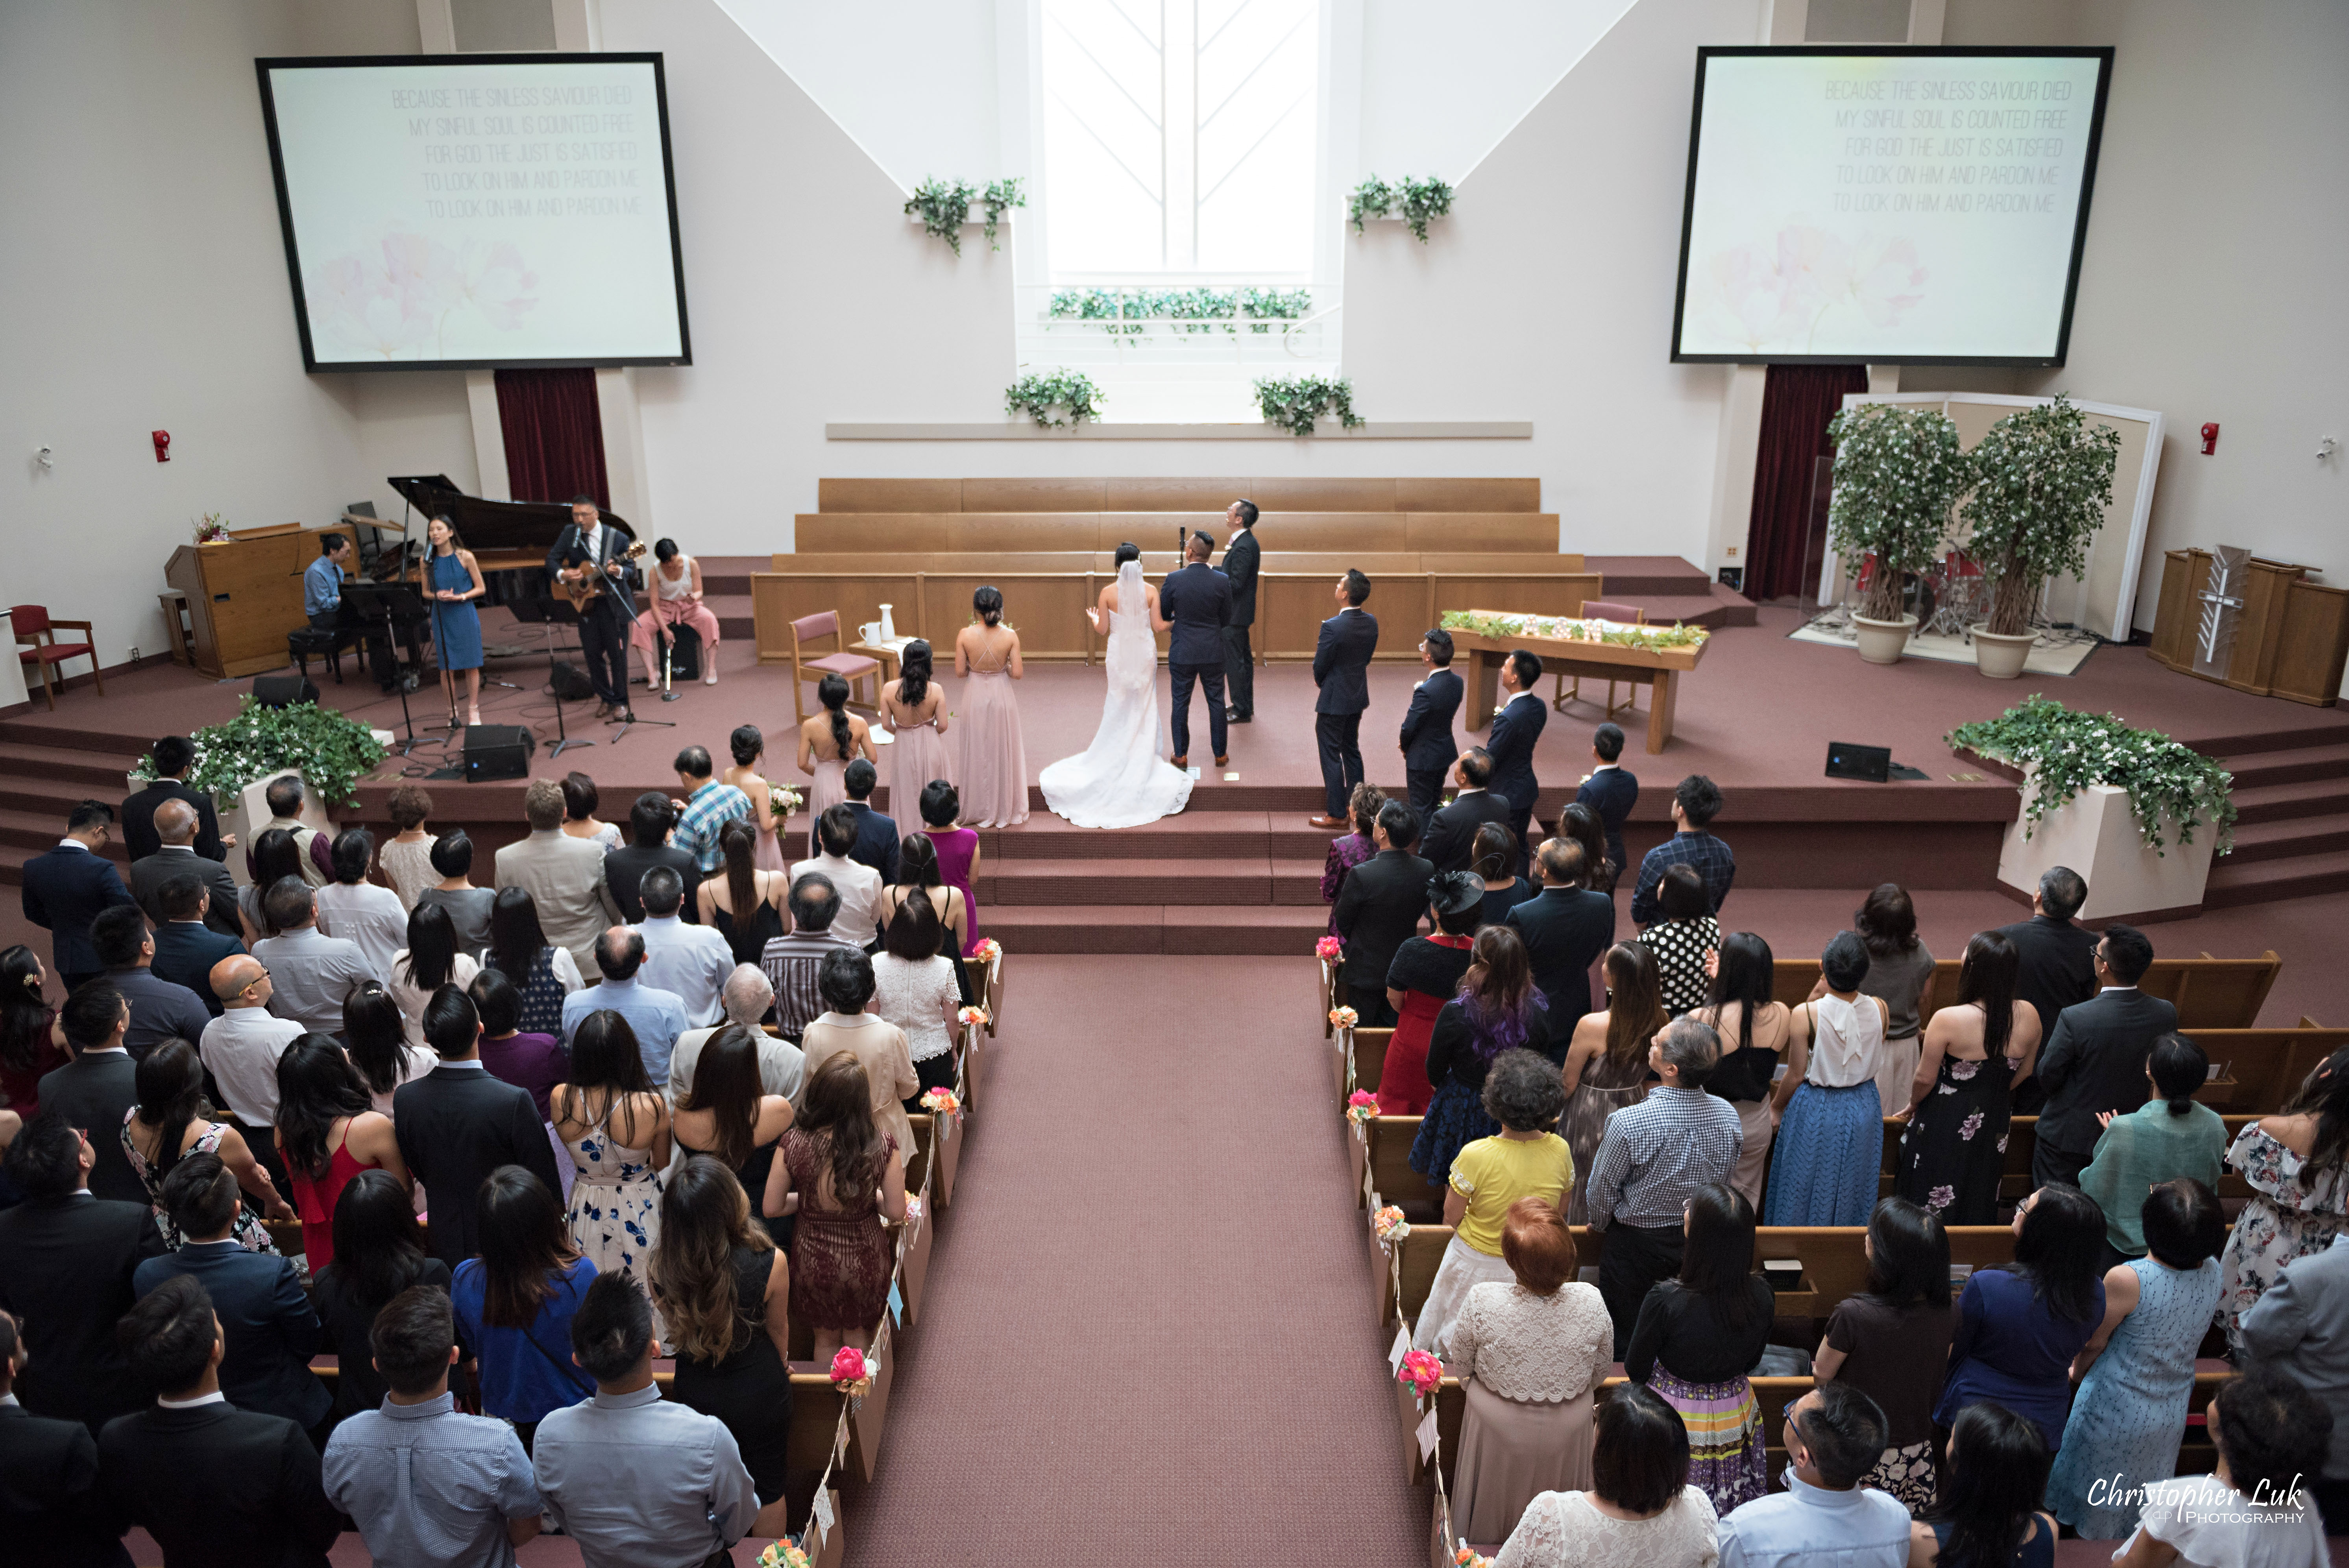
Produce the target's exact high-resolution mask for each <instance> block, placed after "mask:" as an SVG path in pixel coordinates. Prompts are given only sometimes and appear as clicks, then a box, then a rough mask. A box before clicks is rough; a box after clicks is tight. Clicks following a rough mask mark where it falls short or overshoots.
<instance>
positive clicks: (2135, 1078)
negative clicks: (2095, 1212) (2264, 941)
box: [2031, 921, 2178, 1187]
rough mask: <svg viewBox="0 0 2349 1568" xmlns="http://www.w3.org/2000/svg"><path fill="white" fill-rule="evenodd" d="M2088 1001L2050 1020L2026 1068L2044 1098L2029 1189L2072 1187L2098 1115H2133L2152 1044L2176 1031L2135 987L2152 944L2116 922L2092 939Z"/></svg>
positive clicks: (2089, 1152) (2171, 1010)
mask: <svg viewBox="0 0 2349 1568" xmlns="http://www.w3.org/2000/svg"><path fill="white" fill-rule="evenodd" d="M2095 966H2096V984H2097V985H2099V986H2100V987H2102V988H2101V989H2100V990H2098V991H2097V993H2096V995H2095V996H2093V997H2092V998H2090V999H2089V1000H2087V1001H2085V1002H2083V1003H2081V1004H2080V1005H2079V1006H2075V1007H2066V1008H2064V1010H2063V1011H2062V1012H2061V1013H2058V1014H2057V1015H2056V1016H2055V1027H2054V1030H2053V1031H2051V1032H2050V1033H2049V1035H2048V1037H2047V1045H2046V1047H2045V1048H2044V1050H2042V1051H2041V1052H2040V1053H2039V1063H2038V1066H2037V1068H2035V1069H2034V1070H2035V1071H2036V1072H2037V1074H2038V1077H2039V1085H2040V1088H2043V1089H2044V1090H2045V1091H2046V1095H2047V1099H2046V1103H2045V1104H2044V1106H2043V1107H2042V1109H2041V1110H2040V1112H2039V1139H2038V1141H2037V1142H2036V1143H2034V1144H2033V1146H2032V1151H2031V1180H2032V1181H2033V1184H2034V1185H2036V1186H2041V1187H2044V1186H2046V1185H2048V1184H2049V1183H2050V1182H2055V1181H2069V1182H2077V1181H2079V1179H2080V1172H2081V1171H2082V1170H2084V1169H2085V1167H2086V1166H2087V1163H2088V1161H2089V1160H2090V1158H2091V1157H2092V1156H2093V1155H2094V1154H2095V1148H2096V1136H2097V1134H2098V1133H2100V1132H2102V1131H2103V1130H2104V1125H2105V1115H2104V1113H2105V1112H2106V1111H2110V1112H2112V1113H2113V1114H2114V1115H2116V1116H2117V1115H2119V1114H2121V1113H2122V1112H2124V1111H2130V1110H2134V1109H2137V1097H2138V1096H2139V1095H2140V1094H2142V1093H2143V1092H2144V1091H2143V1089H2142V1088H2140V1087H2139V1086H2140V1085H2142V1084H2143V1083H2144V1081H2145V1062H2146V1057H2148V1056H2150V1055H2151V1054H2152V1053H2153V1042H2154V1041H2156V1040H2158V1039H2159V1038H2160V1037H2162V1036H2164V1035H2166V1034H2168V1033H2169V1032H2170V1031H2171V1030H2173V1029H2175V1028H2177V1027H2178V1009H2177V1008H2176V1007H2175V1006H2171V1005H2170V1004H2169V1003H2168V1002H2165V1001H2163V1000H2162V999H2161V998H2160V997H2158V996H2148V995H2146V994H2145V993H2144V992H2142V991H2140V990H2138V989H2137V982H2138V981H2139V980H2140V979H2142V978H2144V976H2145V972H2146V971H2147V969H2150V968H2152V967H2153V944H2152V943H2150V942H2148V941H2147V940H2146V936H2145V934H2144V933H2143V932H2141V931H2139V930H2137V928H2136V927H2134V926H2128V925H2123V924H2122V923H2119V922H2118V921H2115V922H2114V923H2112V924H2110V925H2107V926H2106V927H2105V931H2104V934H2103V935H2102V936H2099V937H2098V938H2097V939H2096V952H2095Z"/></svg>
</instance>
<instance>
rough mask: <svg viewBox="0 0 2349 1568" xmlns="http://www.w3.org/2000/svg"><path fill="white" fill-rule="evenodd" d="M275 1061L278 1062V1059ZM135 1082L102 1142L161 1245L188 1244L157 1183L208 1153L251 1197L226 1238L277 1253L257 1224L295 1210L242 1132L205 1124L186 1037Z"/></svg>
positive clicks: (199, 1077)
mask: <svg viewBox="0 0 2349 1568" xmlns="http://www.w3.org/2000/svg"><path fill="white" fill-rule="evenodd" d="M322 1038H324V1037H322V1036H315V1035H305V1036H302V1037H300V1038H298V1039H296V1040H295V1043H294V1045H292V1046H288V1047H286V1049H287V1051H288V1052H291V1051H293V1050H294V1049H295V1047H298V1046H299V1045H301V1044H302V1042H303V1041H304V1040H318V1039H322ZM326 1049H327V1050H329V1051H333V1052H334V1054H335V1055H336V1057H340V1056H341V1055H342V1053H341V1052H340V1051H338V1050H335V1045H334V1042H333V1041H331V1040H327V1041H326ZM280 1061H281V1064H282V1061H283V1058H280ZM137 1085H138V1088H137V1090H136V1093H137V1099H136V1100H135V1101H134V1102H133V1103H132V1104H131V1105H129V1107H128V1108H126V1109H124V1110H123V1111H122V1112H121V1113H120V1114H119V1116H118V1117H117V1119H116V1120H115V1122H114V1125H115V1127H116V1129H117V1131H116V1134H115V1136H114V1137H113V1138H111V1139H109V1140H105V1141H106V1142H108V1143H111V1144H112V1145H113V1147H114V1150H115V1156H116V1159H117V1160H118V1161H121V1162H122V1163H124V1164H126V1165H127V1166H128V1167H129V1170H130V1171H132V1172H133V1177H132V1179H133V1180H134V1181H137V1182H138V1183H139V1199H138V1201H139V1202H143V1203H146V1204H147V1205H149V1207H150V1209H151V1210H152V1211H153V1212H154V1215H155V1225H156V1228H157V1229H158V1230H160V1231H161V1232H162V1233H163V1244H164V1245H165V1246H167V1247H169V1248H171V1250H172V1251H173V1252H177V1251H179V1250H180V1248H181V1247H182V1246H185V1245H186V1244H187V1237H185V1236H184V1235H182V1234H181V1231H180V1226H179V1222H177V1221H176V1220H174V1219H173V1218H172V1217H171V1208H170V1206H169V1205H168V1204H166V1203H165V1202H163V1183H164V1182H166V1181H169V1180H170V1179H171V1172H172V1171H176V1170H177V1169H179V1165H180V1161H182V1160H184V1159H186V1158H187V1157H188V1156H189V1155H191V1154H210V1155H212V1156H213V1157H215V1158H216V1159H218V1160H219V1161H220V1162H221V1164H222V1166H223V1167H224V1168H225V1169H226V1170H227V1171H228V1172H229V1174H231V1175H232V1176H234V1177H235V1178H236V1184H237V1186H238V1187H239V1188H241V1189H242V1190H243V1191H244V1192H245V1193H247V1194H248V1195H249V1196H250V1197H251V1198H252V1199H253V1205H252V1206H250V1207H248V1206H245V1205H243V1204H240V1205H239V1206H238V1210H237V1216H236V1226H235V1229H234V1231H233V1233H232V1234H233V1240H234V1241H235V1242H236V1244H237V1245H239V1246H241V1247H243V1248H244V1249H245V1250H246V1251H247V1252H254V1253H274V1252H276V1250H277V1245H276V1243H274V1242H273V1241H271V1240H270V1238H269V1228H268V1226H267V1225H265V1224H264V1223H263V1221H264V1219H268V1220H274V1221H276V1222H279V1223H280V1224H285V1223H289V1222H292V1221H294V1220H295V1218H297V1217H298V1216H297V1213H296V1212H295V1210H294V1209H293V1208H292V1207H290V1206H288V1204H287V1203H286V1202H285V1199H284V1198H283V1197H281V1196H280V1195H279V1194H278V1191H277V1186H276V1184H275V1183H274V1181H271V1180H270V1178H269V1172H268V1171H264V1170H263V1169H262V1166H261V1161H258V1160H256V1159H254V1154H253V1150H252V1149H251V1147H250V1146H248V1145H247V1144H246V1143H245V1141H244V1135H243V1133H241V1132H239V1131H238V1130H236V1129H235V1128H233V1127H231V1126H229V1125H228V1124H227V1123H226V1122H222V1121H214V1120H213V1119H212V1107H211V1106H209V1105H207V1104H205V1103H204V1068H203V1064H202V1062H200V1061H198V1060H197V1059H196V1050H195V1047H193V1046H191V1045H189V1044H188V1042H187V1041H185V1040H173V1041H172V1042H171V1044H169V1045H167V1046H164V1047H161V1048H160V1050H158V1051H156V1052H155V1053H154V1055H152V1056H150V1057H148V1058H147V1059H146V1060H145V1061H143V1062H140V1064H139V1067H138V1069H137ZM59 1109H65V1108H63V1107H60V1108H59ZM281 1109H283V1108H282V1107H281ZM385 1131H386V1133H387V1134H388V1132H389V1131H390V1129H389V1128H388V1126H387V1127H386V1129H385ZM91 1142H92V1144H93V1145H95V1144H98V1142H99V1140H97V1139H92V1140H91ZM102 1168H103V1165H102V1163H101V1169H102ZM92 1174H93V1181H92V1183H91V1190H92V1191H96V1190H97V1185H96V1181H95V1175H96V1173H95V1172H93V1173H92ZM300 1191H301V1189H300V1188H299V1187H296V1188H295V1193H296V1195H297V1196H298V1195H299V1193H300ZM101 1195H102V1194H101Z"/></svg>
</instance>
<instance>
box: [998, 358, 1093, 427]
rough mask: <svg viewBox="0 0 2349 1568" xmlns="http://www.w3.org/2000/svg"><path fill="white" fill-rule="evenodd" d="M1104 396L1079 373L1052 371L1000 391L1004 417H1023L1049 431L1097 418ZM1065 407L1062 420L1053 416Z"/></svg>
mask: <svg viewBox="0 0 2349 1568" xmlns="http://www.w3.org/2000/svg"><path fill="white" fill-rule="evenodd" d="M1108 400H1109V399H1108V395H1107V394H1106V393H1104V392H1102V389H1101V388H1100V387H1096V386H1094V385H1093V382H1092V377H1090V376H1087V375H1086V374H1085V373H1084V372H1083V371H1081V370H1068V369H1061V370H1054V371H1051V372H1050V373H1049V374H1038V375H1033V376H1022V377H1020V378H1019V380H1017V381H1014V382H1013V383H1012V384H1011V385H1010V386H1009V387H1005V388H1004V389H1003V408H1004V412H1006V413H1008V414H1022V413H1024V414H1026V415H1027V416H1028V417H1029V418H1031V419H1033V420H1035V421H1036V423H1038V424H1040V425H1043V426H1047V427H1050V428H1058V427H1060V426H1063V425H1066V426H1076V425H1081V424H1082V423H1084V422H1085V421H1086V420H1087V419H1098V418H1101V405H1102V403H1105V402H1107V401H1108ZM1056 408H1065V409H1067V410H1068V415H1069V417H1068V418H1065V419H1063V418H1059V417H1058V416H1056V415H1055V414H1054V413H1053V410H1054V409H1056Z"/></svg>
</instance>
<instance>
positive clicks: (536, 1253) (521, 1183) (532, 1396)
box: [428, 1138, 633, 1449]
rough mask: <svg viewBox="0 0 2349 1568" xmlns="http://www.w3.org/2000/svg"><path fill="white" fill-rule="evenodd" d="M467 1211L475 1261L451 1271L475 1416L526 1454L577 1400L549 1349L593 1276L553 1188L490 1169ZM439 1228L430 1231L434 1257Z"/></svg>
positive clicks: (566, 1370) (516, 1171)
mask: <svg viewBox="0 0 2349 1568" xmlns="http://www.w3.org/2000/svg"><path fill="white" fill-rule="evenodd" d="M539 1147H540V1148H541V1149H543V1148H545V1147H546V1140H545V1139H543V1138H541V1139H540V1140H539ZM428 1181H429V1178H428ZM441 1206H442V1207H445V1206H446V1205H445V1204H444V1205H441ZM466 1207H468V1208H470V1209H471V1210H472V1211H473V1225H472V1229H473V1232H474V1235H475V1238H476V1241H477V1245H478V1251H479V1255H477V1256H471V1257H467V1258H465V1259H464V1260H463V1261H462V1262H460V1263H459V1264H457V1266H456V1269H455V1271H454V1274H455V1284H454V1285H453V1286H452V1288H451V1289H450V1293H449V1299H450V1305H453V1306H454V1307H455V1308H456V1312H457V1337H458V1338H459V1339H460V1340H461V1341H463V1342H464V1343H465V1344H467V1345H469V1346H472V1347H473V1352H474V1355H475V1357H477V1358H478V1359H479V1360H480V1362H481V1413H482V1414H483V1415H488V1416H498V1417H502V1418H504V1419H506V1420H509V1421H512V1423H513V1424H514V1429H515V1433H516V1435H517V1436H519V1437H520V1438H521V1439H522V1446H523V1448H524V1449H529V1448H530V1447H531V1440H532V1439H533V1436H534V1435H535V1434H536V1432H537V1430H538V1423H539V1422H540V1421H542V1420H543V1419H544V1418H546V1415H547V1413H548V1412H549V1411H552V1410H559V1409H562V1408H564V1406H566V1405H570V1404H574V1403H576V1402H577V1401H578V1400H580V1399H582V1398H585V1395H586V1379H585V1378H583V1377H580V1376H579V1375H578V1373H577V1372H576V1371H575V1370H574V1369H573V1368H572V1367H567V1366H565V1365H564V1363H563V1362H561V1361H559V1360H557V1359H556V1351H555V1347H556V1346H560V1345H562V1344H563V1343H564V1340H565V1338H566V1337H567V1336H569V1334H570V1330H571V1319H572V1315H574V1313H576V1312H577V1311H578V1310H579V1308H580V1304H581V1300H582V1298H583V1297H585V1295H586V1293H587V1287H588V1285H589V1284H590V1283H591V1282H593V1281H594V1280H595V1279H596V1278H597V1277H598V1275H597V1274H596V1271H595V1264H593V1263H591V1262H589V1261H588V1260H587V1259H585V1258H584V1257H581V1256H580V1255H579V1253H578V1251H577V1249H576V1248H574V1247H573V1246H572V1244H571V1238H570V1235H569V1233H568V1232H567V1231H566V1230H565V1228H564V1223H563V1205H562V1202H561V1201H560V1200H559V1199H557V1198H556V1197H555V1195H554V1188H552V1187H550V1186H548V1185H547V1183H546V1182H544V1181H541V1180H540V1179H539V1178H538V1177H537V1176H536V1175H535V1174H533V1172H531V1171H524V1170H523V1169H521V1168H520V1167H518V1166H513V1165H501V1166H499V1167H498V1168H497V1169H496V1170H494V1171H491V1172H490V1173H489V1176H488V1178H487V1179H486V1180H485V1181H482V1182H481V1192H480V1195H479V1197H478V1198H476V1199H475V1201H474V1202H471V1203H469V1204H467V1205H466ZM440 1225H441V1221H440V1218H439V1217H438V1216H436V1217H435V1218H434V1220H433V1222H432V1231H433V1240H434V1243H435V1244H434V1248H433V1250H434V1251H435V1252H439V1251H440V1246H439V1241H440ZM614 1277H615V1278H620V1279H626V1277H627V1276H626V1275H625V1274H621V1275H615V1276H614ZM631 1288H633V1286H632V1287H631Z"/></svg>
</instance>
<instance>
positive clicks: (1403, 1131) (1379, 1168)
mask: <svg viewBox="0 0 2349 1568" xmlns="http://www.w3.org/2000/svg"><path fill="white" fill-rule="evenodd" d="M1418 1136H1419V1118H1417V1117H1415V1116H1374V1117H1372V1118H1371V1119H1370V1120H1368V1121H1365V1122H1362V1123H1361V1124H1360V1125H1359V1126H1358V1127H1356V1128H1355V1130H1354V1137H1353V1139H1352V1141H1353V1143H1354V1144H1355V1145H1356V1147H1357V1148H1358V1149H1359V1150H1360V1152H1359V1153H1358V1154H1357V1155H1356V1156H1355V1160H1356V1174H1357V1176H1358V1177H1361V1178H1364V1179H1363V1180H1358V1181H1357V1182H1356V1183H1355V1185H1356V1187H1357V1189H1358V1190H1361V1191H1377V1192H1378V1194H1379V1195H1380V1196H1381V1198H1383V1199H1384V1200H1385V1201H1386V1202H1389V1203H1392V1204H1393V1205H1394V1206H1395V1207H1397V1208H1399V1209H1401V1210H1402V1212H1403V1215H1404V1217H1405V1218H1406V1219H1409V1220H1410V1221H1411V1222H1413V1224H1417V1223H1419V1222H1421V1221H1423V1220H1425V1221H1430V1222H1433V1221H1438V1220H1441V1219H1442V1218H1443V1215H1444V1191H1445V1189H1444V1184H1443V1183H1442V1182H1439V1181H1429V1180H1428V1179H1427V1178H1426V1177H1424V1176H1423V1175H1421V1174H1420V1173H1419V1172H1418V1171H1414V1170H1413V1169H1412V1168H1411V1145H1412V1140H1413V1139H1415V1138H1417V1137H1418Z"/></svg>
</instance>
